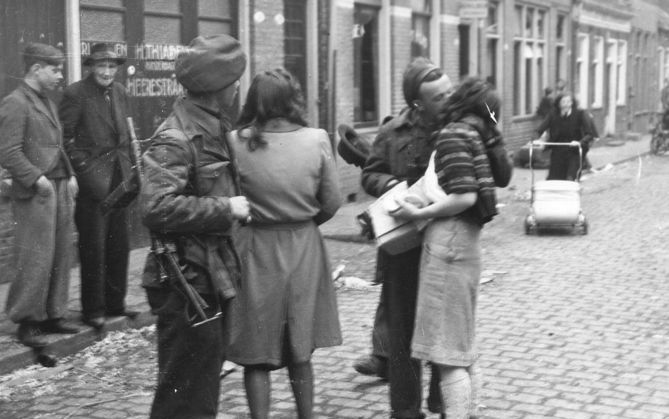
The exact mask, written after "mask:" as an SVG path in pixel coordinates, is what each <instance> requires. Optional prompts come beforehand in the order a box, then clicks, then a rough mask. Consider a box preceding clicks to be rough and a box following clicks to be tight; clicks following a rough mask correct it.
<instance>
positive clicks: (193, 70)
mask: <svg viewBox="0 0 669 419" xmlns="http://www.w3.org/2000/svg"><path fill="white" fill-rule="evenodd" d="M245 68H246V54H244V52H243V51H242V47H241V44H240V43H239V41H237V40H236V39H235V38H233V37H231V36H230V35H226V34H220V35H211V36H206V37H205V36H198V37H197V38H195V39H193V40H192V41H191V43H190V45H189V46H188V49H186V50H185V51H182V52H181V53H180V54H179V56H178V57H177V59H176V63H175V72H176V76H177V80H178V81H179V83H181V84H182V85H183V86H184V87H185V88H186V89H187V90H188V91H190V92H193V93H206V92H215V91H217V90H221V89H223V88H224V87H227V86H229V85H231V84H232V83H234V82H235V81H237V80H238V79H239V78H240V77H241V76H242V74H243V73H244V69H245Z"/></svg>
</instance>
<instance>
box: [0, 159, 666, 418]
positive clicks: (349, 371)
mask: <svg viewBox="0 0 669 419" xmlns="http://www.w3.org/2000/svg"><path fill="white" fill-rule="evenodd" d="M517 172H518V173H517V175H519V176H523V175H525V176H526V174H527V171H523V170H520V169H519V170H517ZM668 178H669V157H667V156H665V157H655V156H654V157H644V158H639V159H637V160H631V161H629V162H628V163H625V164H622V165H618V166H614V167H613V168H610V169H609V170H605V171H601V172H598V173H595V174H591V175H588V176H587V178H586V179H585V180H584V182H583V187H584V191H583V195H582V207H583V211H584V212H585V214H586V216H587V218H588V221H589V224H590V232H589V234H588V235H585V236H581V235H578V234H567V233H564V232H553V233H551V234H541V235H531V236H526V235H525V234H524V231H523V220H524V217H525V215H526V214H527V213H528V209H529V200H527V196H528V193H527V191H528V189H529V186H530V185H529V183H522V182H519V181H516V182H514V184H515V186H516V187H515V189H514V190H512V191H505V193H504V194H503V195H500V196H502V197H503V198H502V199H500V201H501V202H500V204H502V207H501V215H500V216H498V217H497V218H496V219H495V220H494V221H493V222H492V223H491V224H489V225H487V226H486V227H485V229H484V235H483V242H482V243H483V263H484V274H483V277H484V278H485V279H487V280H490V281H489V282H487V283H485V284H483V285H482V291H481V294H480V300H479V308H478V314H479V317H478V340H479V345H480V349H481V369H482V371H483V374H484V377H483V378H484V391H483V397H482V403H483V408H482V413H483V417H484V418H487V419H507V418H508V419H516V418H523V419H533V418H567V419H590V418H630V419H636V418H639V419H640V418H644V419H662V418H669V356H667V354H669V310H668V307H669V304H668V301H669V281H668V275H667V274H668V267H669V251H668V249H667V246H666V243H667V238H666V235H667V234H669V205H668V204H667V203H668V202H669V191H668V190H667V179H668ZM328 247H329V250H330V254H331V257H332V259H333V267H334V266H337V265H345V270H344V276H349V277H358V278H361V279H364V280H366V281H371V280H372V279H373V272H374V256H375V249H374V246H373V245H372V244H369V243H353V242H344V241H337V240H329V241H328ZM379 291H380V288H379V287H373V286H368V287H364V288H350V287H342V288H340V289H339V290H338V301H339V309H340V319H341V323H342V328H343V331H344V344H343V345H341V346H338V347H334V348H327V349H321V350H318V351H316V353H315V355H314V370H315V371H314V372H315V376H316V406H317V407H316V413H317V417H323V418H387V417H388V412H387V411H388V400H387V385H386V383H385V382H383V381H380V380H376V379H374V378H370V377H365V376H360V375H358V374H357V373H356V372H355V371H354V370H353V368H352V363H353V361H354V359H356V358H357V357H358V356H360V355H363V354H366V353H367V352H368V351H369V347H370V331H371V327H372V321H373V315H374V310H375V307H376V302H377V299H378V295H379ZM155 364H156V358H155V332H154V330H153V328H152V327H148V328H144V329H140V330H126V331H123V332H115V333H111V334H110V335H109V336H108V337H107V338H106V339H105V340H104V341H102V342H100V343H98V344H97V345H95V346H93V347H89V348H87V349H85V350H83V351H81V352H79V353H77V354H75V355H73V356H71V357H69V358H66V359H62V360H61V361H60V362H59V364H58V366H57V367H56V368H52V369H47V368H42V367H37V366H32V367H29V368H26V369H23V370H20V371H16V372H14V373H13V374H10V375H7V376H0V417H1V418H7V419H10V418H72V419H74V418H77V419H84V418H105V419H114V418H145V417H146V416H147V413H148V411H149V406H150V403H151V400H152V395H153V394H152V386H153V384H154V382H155V376H156V365H155ZM272 378H273V389H272V390H273V391H272V412H273V413H272V417H273V418H293V417H295V411H294V405H293V398H292V394H291V391H290V386H289V384H288V382H287V377H286V373H285V372H284V371H278V372H275V373H273V374H272ZM424 378H427V377H424ZM247 410H248V409H247V406H246V400H245V397H244V389H243V385H242V373H241V369H240V368H237V369H236V370H235V371H233V372H232V373H231V374H229V375H228V376H227V377H226V378H224V380H223V382H222V390H221V405H220V412H221V413H220V418H245V417H246V414H247ZM424 410H425V412H426V413H427V408H426V407H425V408H424ZM428 417H429V418H431V419H435V418H437V417H438V415H436V414H431V415H430V414H428Z"/></svg>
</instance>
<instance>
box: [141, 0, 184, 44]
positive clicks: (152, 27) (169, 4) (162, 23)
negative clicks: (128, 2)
mask: <svg viewBox="0 0 669 419" xmlns="http://www.w3.org/2000/svg"><path fill="white" fill-rule="evenodd" d="M180 41H181V13H180V11H179V0H144V42H151V43H154V44H179V43H180Z"/></svg>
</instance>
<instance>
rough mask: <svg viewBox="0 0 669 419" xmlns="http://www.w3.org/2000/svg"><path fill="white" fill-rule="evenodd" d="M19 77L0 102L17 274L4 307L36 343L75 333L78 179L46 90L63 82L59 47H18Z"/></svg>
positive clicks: (2, 161)
mask: <svg viewBox="0 0 669 419" xmlns="http://www.w3.org/2000/svg"><path fill="white" fill-rule="evenodd" d="M23 61H24V64H25V71H26V72H25V76H24V78H23V82H22V83H21V84H20V85H19V87H18V88H16V90H14V91H13V92H12V93H10V94H9V95H8V96H7V97H5V98H4V99H3V101H2V103H0V165H2V167H4V168H5V169H6V170H7V171H8V173H9V174H10V175H11V178H12V185H11V190H10V195H11V202H12V212H13V213H14V221H15V228H14V247H15V256H16V277H15V278H14V281H13V282H12V285H11V287H10V289H9V294H8V295H7V306H6V312H7V315H8V317H9V318H10V320H12V321H13V322H14V323H18V324H19V328H18V338H19V341H20V342H21V343H23V344H25V345H27V346H31V347H35V348H40V347H44V346H46V344H47V342H46V340H45V338H44V336H42V334H43V333H76V332H77V329H76V328H74V327H72V326H70V325H67V324H66V323H65V322H64V318H65V315H66V313H67V300H68V288H69V282H70V267H71V262H72V253H73V252H72V239H73V233H74V223H73V220H72V216H73V215H72V214H73V211H74V197H75V196H76V194H77V190H78V187H77V180H76V178H75V177H74V171H73V169H72V166H71V165H70V162H69V160H68V159H67V156H66V154H65V150H64V149H63V136H62V133H61V125H60V122H59V120H58V113H57V110H56V107H55V105H54V104H53V102H52V101H51V100H50V99H49V98H48V97H47V96H46V93H47V92H49V91H52V90H54V89H56V87H57V86H58V85H59V84H60V82H61V81H62V80H63V74H62V71H63V61H64V57H63V53H62V52H61V51H60V50H59V49H56V48H54V47H52V46H50V45H45V44H39V43H34V44H29V45H27V46H26V47H25V49H24V51H23Z"/></svg>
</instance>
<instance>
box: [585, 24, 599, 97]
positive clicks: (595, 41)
mask: <svg viewBox="0 0 669 419" xmlns="http://www.w3.org/2000/svg"><path fill="white" fill-rule="evenodd" d="M593 50H594V51H593V58H592V67H593V72H592V73H593V79H592V84H593V88H594V91H593V98H592V102H591V103H592V107H593V108H597V109H598V108H601V107H602V106H604V37H603V36H594V37H593ZM588 103H590V102H588ZM583 104H584V105H585V102H584V103H583Z"/></svg>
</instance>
